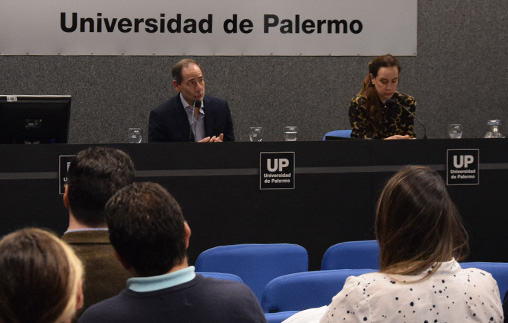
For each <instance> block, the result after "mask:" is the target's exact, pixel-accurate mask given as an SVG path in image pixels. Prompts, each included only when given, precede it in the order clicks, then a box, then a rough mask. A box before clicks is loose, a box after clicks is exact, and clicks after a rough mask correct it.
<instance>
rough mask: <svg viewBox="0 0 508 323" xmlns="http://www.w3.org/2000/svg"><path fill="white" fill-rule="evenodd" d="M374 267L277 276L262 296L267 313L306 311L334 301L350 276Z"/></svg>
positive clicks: (264, 309)
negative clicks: (334, 297)
mask: <svg viewBox="0 0 508 323" xmlns="http://www.w3.org/2000/svg"><path fill="white" fill-rule="evenodd" d="M374 271H375V270H374V269H339V270H320V271H306V272H300V273H294V274H289V275H285V276H281V277H277V278H274V279H273V280H272V281H270V282H269V283H268V284H267V285H266V287H265V289H264V291H263V298H262V299H261V307H262V308H263V311H264V312H265V313H273V312H283V311H302V310H305V309H308V308H313V307H321V306H324V305H328V304H330V303H331V302H332V298H333V296H335V295H336V294H337V293H338V292H340V290H341V289H342V287H343V286H344V282H345V281H346V279H347V278H348V277H349V276H359V275H362V274H365V273H370V272H374Z"/></svg>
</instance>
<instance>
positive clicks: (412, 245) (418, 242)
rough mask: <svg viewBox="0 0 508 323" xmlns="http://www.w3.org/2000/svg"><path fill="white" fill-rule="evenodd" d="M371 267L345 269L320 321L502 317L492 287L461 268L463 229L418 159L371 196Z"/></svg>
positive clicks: (484, 276) (486, 278)
mask: <svg viewBox="0 0 508 323" xmlns="http://www.w3.org/2000/svg"><path fill="white" fill-rule="evenodd" d="M376 236H377V240H378V242H379V247H380V256H379V265H380V270H379V272H374V273H369V274H364V275H361V276H358V277H349V278H348V279H347V280H346V283H345V284H344V287H343V289H342V290H341V291H340V292H339V293H338V294H337V295H336V296H335V297H334V298H333V300H332V303H331V304H330V305H329V306H328V308H327V311H326V313H325V315H324V316H323V317H322V318H321V321H320V322H321V323H324V322H379V321H383V322H404V321H406V322H503V310H502V306H501V299H500V296H499V289H498V287H497V283H496V281H495V280H494V279H493V278H492V276H491V275H490V274H489V273H487V272H485V271H483V270H480V269H476V268H468V269H462V268H461V267H460V264H459V263H458V262H457V261H458V260H461V259H464V257H465V256H466V255H467V253H468V243H467V233H466V230H465V229H464V226H463V225H462V221H461V218H460V215H459V213H458V211H457V208H456V207H455V205H454V204H453V202H452V200H451V199H450V196H449V195H448V192H447V190H446V185H445V184H444V181H443V179H442V178H441V176H440V175H439V174H438V173H437V172H436V171H434V170H432V169H430V168H429V167H425V166H410V167H406V168H404V169H402V170H400V171H399V172H397V173H396V174H395V175H394V176H393V177H392V178H391V179H390V180H389V181H388V183H387V184H386V186H385V188H384V190H383V192H382V193H381V197H380V199H379V203H378V210H377V215H376Z"/></svg>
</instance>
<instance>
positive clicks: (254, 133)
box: [249, 127, 263, 142]
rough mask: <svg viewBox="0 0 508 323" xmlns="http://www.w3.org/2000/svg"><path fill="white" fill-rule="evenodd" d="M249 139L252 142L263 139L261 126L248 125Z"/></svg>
mask: <svg viewBox="0 0 508 323" xmlns="http://www.w3.org/2000/svg"><path fill="white" fill-rule="evenodd" d="M249 139H250V141H252V142H257V141H263V127H250V128H249Z"/></svg>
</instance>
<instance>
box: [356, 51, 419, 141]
mask: <svg viewBox="0 0 508 323" xmlns="http://www.w3.org/2000/svg"><path fill="white" fill-rule="evenodd" d="M400 71H401V67H400V63H399V60H398V59H397V58H396V57H394V56H392V55H390V54H387V55H383V56H379V57H376V58H375V59H373V60H372V61H371V62H370V63H369V73H368V74H367V76H366V77H365V79H364V81H363V86H362V89H361V91H360V93H358V94H357V95H356V96H355V97H354V98H353V99H352V100H351V105H350V107H349V121H350V123H351V129H352V132H351V137H353V138H364V139H413V138H415V132H414V120H413V118H414V117H413V116H412V115H411V114H410V113H409V112H408V111H406V110H405V109H404V108H403V107H402V106H404V107H406V108H407V109H408V110H409V111H411V112H412V113H413V114H414V113H415V111H416V101H415V99H414V98H413V97H412V96H410V95H405V94H402V93H400V92H398V91H397V86H398V85H399V80H400V75H399V74H400ZM389 100H390V101H389ZM390 102H391V104H390Z"/></svg>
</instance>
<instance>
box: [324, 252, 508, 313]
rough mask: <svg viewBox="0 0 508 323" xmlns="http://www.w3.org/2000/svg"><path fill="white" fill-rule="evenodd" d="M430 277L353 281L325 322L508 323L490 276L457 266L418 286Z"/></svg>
mask: <svg viewBox="0 0 508 323" xmlns="http://www.w3.org/2000/svg"><path fill="white" fill-rule="evenodd" d="M426 274H427V271H425V272H422V273H421V274H418V275H407V276H403V275H386V274H382V273H369V274H364V275H361V276H358V277H353V276H352V277H349V278H348V279H347V280H346V282H345V284H344V287H343V289H342V290H341V291H340V292H339V293H338V294H337V295H336V296H335V297H334V298H333V300H332V303H331V304H330V305H329V306H328V309H327V311H326V313H325V315H324V316H323V317H322V318H321V321H320V322H321V323H326V322H421V323H425V322H427V323H438V322H449V323H452V322H503V309H502V305H501V299H500V297H499V289H498V287H497V283H496V281H495V280H494V279H493V278H492V276H491V275H490V274H489V273H487V272H485V271H483V270H480V269H476V268H468V269H462V268H461V267H460V265H459V264H458V263H457V262H456V261H455V260H452V261H448V262H445V263H443V264H442V265H441V266H440V267H439V269H438V270H437V271H436V272H435V273H434V274H433V275H432V276H430V277H429V278H427V279H425V280H423V281H420V282H414V281H416V280H418V279H420V278H422V277H424V276H425V275H426Z"/></svg>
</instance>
